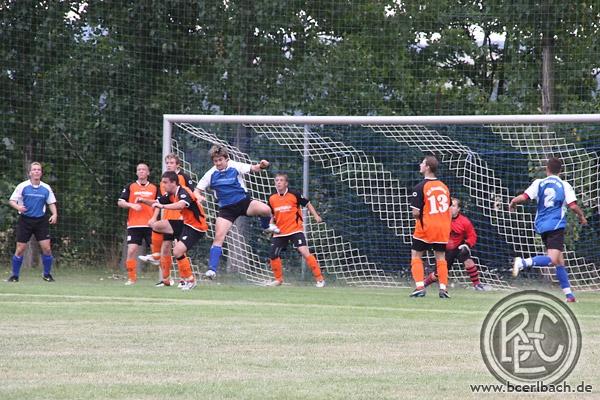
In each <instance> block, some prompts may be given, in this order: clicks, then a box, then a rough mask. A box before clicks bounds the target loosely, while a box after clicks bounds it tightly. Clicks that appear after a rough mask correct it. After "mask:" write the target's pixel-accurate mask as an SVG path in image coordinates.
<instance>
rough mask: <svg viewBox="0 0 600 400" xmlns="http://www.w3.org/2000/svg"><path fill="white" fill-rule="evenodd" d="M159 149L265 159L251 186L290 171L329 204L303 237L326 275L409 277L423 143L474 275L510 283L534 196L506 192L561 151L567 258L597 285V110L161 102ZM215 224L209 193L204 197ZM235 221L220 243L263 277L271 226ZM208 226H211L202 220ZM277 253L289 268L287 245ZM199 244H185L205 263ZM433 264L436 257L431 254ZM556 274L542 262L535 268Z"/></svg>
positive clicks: (579, 277)
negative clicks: (454, 207) (187, 111)
mask: <svg viewBox="0 0 600 400" xmlns="http://www.w3.org/2000/svg"><path fill="white" fill-rule="evenodd" d="M163 134H164V136H163V153H165V154H166V153H169V152H176V153H178V154H179V155H180V157H181V158H182V159H183V160H184V163H185V164H184V169H185V170H186V172H188V173H189V174H190V175H192V177H198V176H201V175H202V174H203V173H204V172H205V171H206V170H208V169H209V168H210V167H211V166H212V164H211V160H210V159H209V158H208V154H207V151H208V149H209V147H210V146H211V145H213V144H219V145H222V146H224V147H226V148H227V149H228V151H229V154H230V155H231V158H232V159H233V160H236V161H241V162H246V163H250V162H253V163H254V162H257V161H258V160H260V159H267V160H269V161H270V162H271V167H270V168H269V169H268V170H265V171H262V172H261V173H259V174H250V175H249V176H248V178H247V180H246V183H247V185H248V189H249V191H250V193H251V195H252V197H253V198H256V199H259V200H262V201H266V199H267V197H268V196H269V195H270V194H271V193H272V192H273V190H274V184H273V178H274V175H275V173H278V172H283V173H286V174H288V176H289V181H290V187H291V188H295V189H297V190H301V191H302V192H303V193H304V195H305V196H306V197H308V198H309V199H310V200H311V202H312V203H313V205H315V207H316V208H317V210H318V211H319V212H320V213H321V215H322V216H323V217H324V220H323V222H321V223H316V222H315V221H313V220H312V219H311V218H310V217H309V216H305V229H306V235H307V238H308V241H309V246H310V247H311V249H312V250H313V251H314V253H315V255H316V257H317V258H318V260H319V263H320V265H321V267H322V269H323V271H324V272H325V273H326V274H327V275H328V277H329V279H335V280H336V281H337V282H338V283H342V284H348V285H354V286H373V287H384V286H387V287H392V286H395V287H397V286H407V285H408V284H409V280H408V279H407V277H409V276H410V244H411V235H412V229H413V218H412V215H411V210H410V196H411V194H412V187H413V186H414V185H415V184H417V183H418V182H419V181H420V179H421V176H420V175H419V168H418V165H419V163H420V161H421V160H422V158H423V156H424V155H425V154H435V155H436V156H437V157H438V159H439V160H440V161H441V167H440V170H439V171H438V177H439V178H440V179H442V180H443V181H444V182H446V184H447V185H448V186H449V188H450V190H451V192H452V195H453V196H454V197H457V198H459V199H460V200H461V201H462V204H463V207H462V211H463V213H464V214H465V215H466V216H467V217H469V218H470V219H471V221H472V222H473V224H474V226H475V228H476V230H477V233H478V242H477V245H476V246H475V248H474V251H473V255H474V257H475V261H476V263H477V265H478V267H479V269H480V275H481V281H482V282H483V283H485V284H488V285H490V286H492V287H494V288H498V289H507V288H510V287H511V279H510V278H509V274H508V273H507V272H508V270H509V268H510V266H511V263H512V259H513V257H515V256H525V257H527V256H530V255H535V254H538V253H541V252H542V251H543V245H542V242H541V240H540V239H539V237H538V236H536V235H535V232H534V228H533V220H534V218H535V207H534V205H533V204H531V205H527V206H524V207H519V208H518V209H517V210H516V211H515V212H510V211H509V209H508V203H509V201H510V199H511V198H512V197H513V196H516V195H517V194H520V193H522V192H523V190H524V189H526V188H527V187H528V185H529V184H530V183H531V181H532V180H533V179H535V178H538V177H542V176H543V166H544V162H545V160H546V159H547V158H548V157H549V156H558V157H560V158H561V159H562V160H563V162H564V170H563V174H562V176H563V178H564V179H565V180H567V181H568V182H570V183H571V185H572V186H573V188H574V189H575V192H576V194H577V196H578V200H579V204H580V206H581V207H582V208H583V209H584V211H585V213H586V215H587V217H588V220H589V224H588V226H585V227H581V226H578V224H577V222H576V219H574V218H572V217H571V216H569V226H568V229H567V235H566V236H567V238H566V252H565V257H566V264H567V267H568V269H569V272H570V275H571V279H572V284H573V286H574V287H575V288H577V289H579V290H582V289H584V290H585V289H587V290H598V289H600V274H599V267H600V260H599V258H600V252H598V249H597V246H598V243H600V241H599V236H600V225H599V221H598V220H599V217H600V216H599V214H598V213H599V206H600V193H599V183H598V178H599V168H600V162H599V154H598V151H599V149H600V115H591V114H579V115H535V116H530V115H507V116H428V117H342V116H339V117H310V116H225V115H218V116H215V115H164V132H163ZM206 211H207V214H208V219H209V225H210V226H211V227H212V225H213V222H214V219H215V216H216V211H217V206H216V202H215V199H214V198H212V197H211V196H208V198H207V206H206ZM242 220H244V221H240V222H236V224H235V225H234V227H233V229H232V231H231V232H230V233H229V235H228V237H227V239H226V242H225V245H224V253H223V254H224V256H225V258H226V260H227V261H226V264H227V265H226V269H227V271H229V272H232V273H236V274H239V275H240V276H241V277H243V278H244V279H245V280H247V281H249V282H252V283H256V284H261V283H264V282H266V281H269V280H271V279H272V275H271V270H270V268H269V264H268V262H267V254H268V248H269V240H268V238H266V237H265V236H264V235H262V234H261V231H260V226H259V223H258V221H251V220H250V221H248V219H242ZM209 237H212V231H209ZM287 253H288V254H286V255H284V256H283V258H284V266H285V267H289V268H297V267H299V265H300V261H299V259H298V258H294V253H295V252H294V251H293V250H291V249H288V251H287ZM206 258H207V250H206V251H204V250H201V251H199V253H198V254H197V256H196V257H194V261H195V265H196V268H197V269H199V270H201V269H202V268H203V265H205V264H206ZM427 264H428V267H429V268H430V269H431V268H433V266H434V265H435V260H434V258H433V255H432V254H431V255H429V256H428V263H427ZM450 277H451V279H452V281H453V282H454V283H455V284H467V282H469V279H468V276H467V275H466V272H465V270H464V267H463V266H462V265H459V264H458V263H455V264H454V265H452V266H450ZM538 277H539V279H542V280H552V279H554V278H553V277H554V274H553V271H552V270H551V268H545V269H542V270H541V271H539V272H534V273H532V275H531V278H538Z"/></svg>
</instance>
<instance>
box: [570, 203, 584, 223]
mask: <svg viewBox="0 0 600 400" xmlns="http://www.w3.org/2000/svg"><path fill="white" fill-rule="evenodd" d="M569 208H570V209H571V211H573V212H574V213H575V214H576V215H577V218H578V219H579V223H580V224H581V225H587V219H586V218H585V214H584V213H583V210H581V208H580V207H579V206H578V205H577V203H571V204H570V205H569Z"/></svg>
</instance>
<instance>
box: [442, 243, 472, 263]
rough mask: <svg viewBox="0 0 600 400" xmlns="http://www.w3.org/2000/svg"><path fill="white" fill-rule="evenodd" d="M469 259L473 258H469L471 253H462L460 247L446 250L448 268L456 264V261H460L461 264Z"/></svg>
mask: <svg viewBox="0 0 600 400" xmlns="http://www.w3.org/2000/svg"><path fill="white" fill-rule="evenodd" d="M469 258H471V257H470V256H469V252H467V251H460V249H459V248H458V247H457V248H456V249H452V250H446V262H447V263H448V267H450V266H451V265H452V264H454V261H455V260H458V262H460V263H464V262H465V261H467V260H468V259H469Z"/></svg>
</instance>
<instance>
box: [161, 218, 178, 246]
mask: <svg viewBox="0 0 600 400" xmlns="http://www.w3.org/2000/svg"><path fill="white" fill-rule="evenodd" d="M169 224H170V225H171V229H173V233H163V240H167V241H170V242H172V241H173V240H175V239H177V238H179V236H181V231H182V230H183V220H181V219H170V220H169Z"/></svg>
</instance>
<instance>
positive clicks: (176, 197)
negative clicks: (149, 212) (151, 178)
mask: <svg viewBox="0 0 600 400" xmlns="http://www.w3.org/2000/svg"><path fill="white" fill-rule="evenodd" d="M182 200H183V201H184V202H185V208H184V209H183V210H178V211H180V214H181V217H182V219H183V223H184V224H185V225H188V226H190V227H191V228H194V229H195V230H197V231H201V232H206V231H207V230H208V224H207V223H206V214H204V209H203V208H202V206H201V205H199V204H198V199H197V198H196V196H194V193H192V191H191V190H190V189H189V188H187V187H184V186H178V187H177V190H176V191H175V194H169V193H166V194H164V195H162V196H160V198H159V199H158V201H159V202H160V203H161V204H173V203H177V202H179V201H182ZM165 211H171V210H165Z"/></svg>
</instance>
